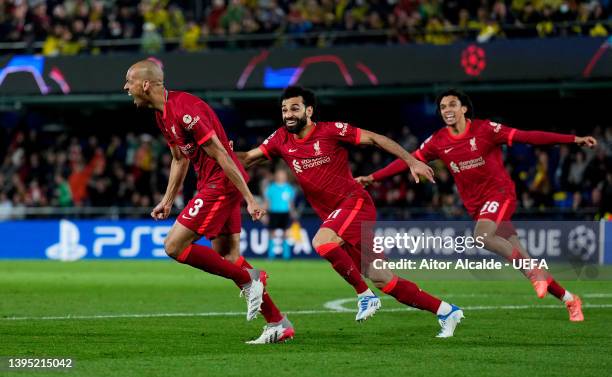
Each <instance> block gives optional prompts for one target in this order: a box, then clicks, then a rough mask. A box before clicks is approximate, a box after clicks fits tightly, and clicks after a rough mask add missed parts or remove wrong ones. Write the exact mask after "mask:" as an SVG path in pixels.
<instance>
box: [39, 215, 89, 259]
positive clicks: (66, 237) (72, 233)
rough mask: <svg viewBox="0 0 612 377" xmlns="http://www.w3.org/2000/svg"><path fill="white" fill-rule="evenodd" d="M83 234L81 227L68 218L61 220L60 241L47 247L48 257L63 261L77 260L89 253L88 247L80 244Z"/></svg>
mask: <svg viewBox="0 0 612 377" xmlns="http://www.w3.org/2000/svg"><path fill="white" fill-rule="evenodd" d="M80 237H81V234H80V232H79V228H78V227H77V226H76V225H75V224H74V223H72V222H70V221H68V220H61V221H60V226H59V242H58V243H56V244H55V245H51V246H49V247H48V248H47V250H46V251H45V253H46V254H47V258H49V259H55V260H61V261H65V262H68V261H75V260H79V259H81V258H83V257H84V256H85V255H86V254H87V248H86V247H85V246H83V245H80V244H79V239H80Z"/></svg>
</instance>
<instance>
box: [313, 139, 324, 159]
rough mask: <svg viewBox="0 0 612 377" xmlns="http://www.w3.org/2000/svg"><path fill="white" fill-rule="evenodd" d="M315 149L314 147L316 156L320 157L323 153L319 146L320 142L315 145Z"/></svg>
mask: <svg viewBox="0 0 612 377" xmlns="http://www.w3.org/2000/svg"><path fill="white" fill-rule="evenodd" d="M313 147H314V152H315V156H320V155H321V153H322V152H321V145H320V144H319V141H317V142H316V143H314V145H313Z"/></svg>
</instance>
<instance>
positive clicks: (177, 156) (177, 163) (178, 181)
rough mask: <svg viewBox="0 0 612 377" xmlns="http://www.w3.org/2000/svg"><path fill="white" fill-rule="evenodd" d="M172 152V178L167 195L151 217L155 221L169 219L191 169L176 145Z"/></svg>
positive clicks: (171, 147)
mask: <svg viewBox="0 0 612 377" xmlns="http://www.w3.org/2000/svg"><path fill="white" fill-rule="evenodd" d="M170 152H171V153H172V162H171V164H170V177H169V178H168V186H167V187H166V193H165V194H164V197H163V198H162V200H161V201H160V202H159V203H158V204H157V205H156V206H155V208H153V211H151V217H152V218H154V219H155V220H163V219H166V218H168V216H169V215H170V210H171V209H172V205H173V204H174V200H175V199H176V195H177V194H178V191H179V189H180V188H181V186H182V185H183V181H184V180H185V176H186V175H187V170H188V169H189V160H188V159H187V158H185V156H183V154H182V153H181V152H180V151H179V149H178V147H177V146H176V145H172V146H170Z"/></svg>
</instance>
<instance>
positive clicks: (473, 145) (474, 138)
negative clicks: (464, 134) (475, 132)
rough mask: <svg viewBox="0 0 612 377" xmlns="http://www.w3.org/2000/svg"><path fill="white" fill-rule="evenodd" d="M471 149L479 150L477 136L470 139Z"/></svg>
mask: <svg viewBox="0 0 612 377" xmlns="http://www.w3.org/2000/svg"><path fill="white" fill-rule="evenodd" d="M470 150H471V151H472V152H474V151H477V150H478V146H476V137H475V136H474V137H473V138H471V139H470Z"/></svg>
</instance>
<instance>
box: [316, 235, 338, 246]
mask: <svg viewBox="0 0 612 377" xmlns="http://www.w3.org/2000/svg"><path fill="white" fill-rule="evenodd" d="M328 243H336V244H339V245H341V244H342V239H341V238H340V237H337V236H336V237H329V236H328V235H319V234H316V235H315V236H314V238H313V239H312V247H314V248H315V250H316V249H318V248H319V247H321V246H322V245H325V244H328Z"/></svg>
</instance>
